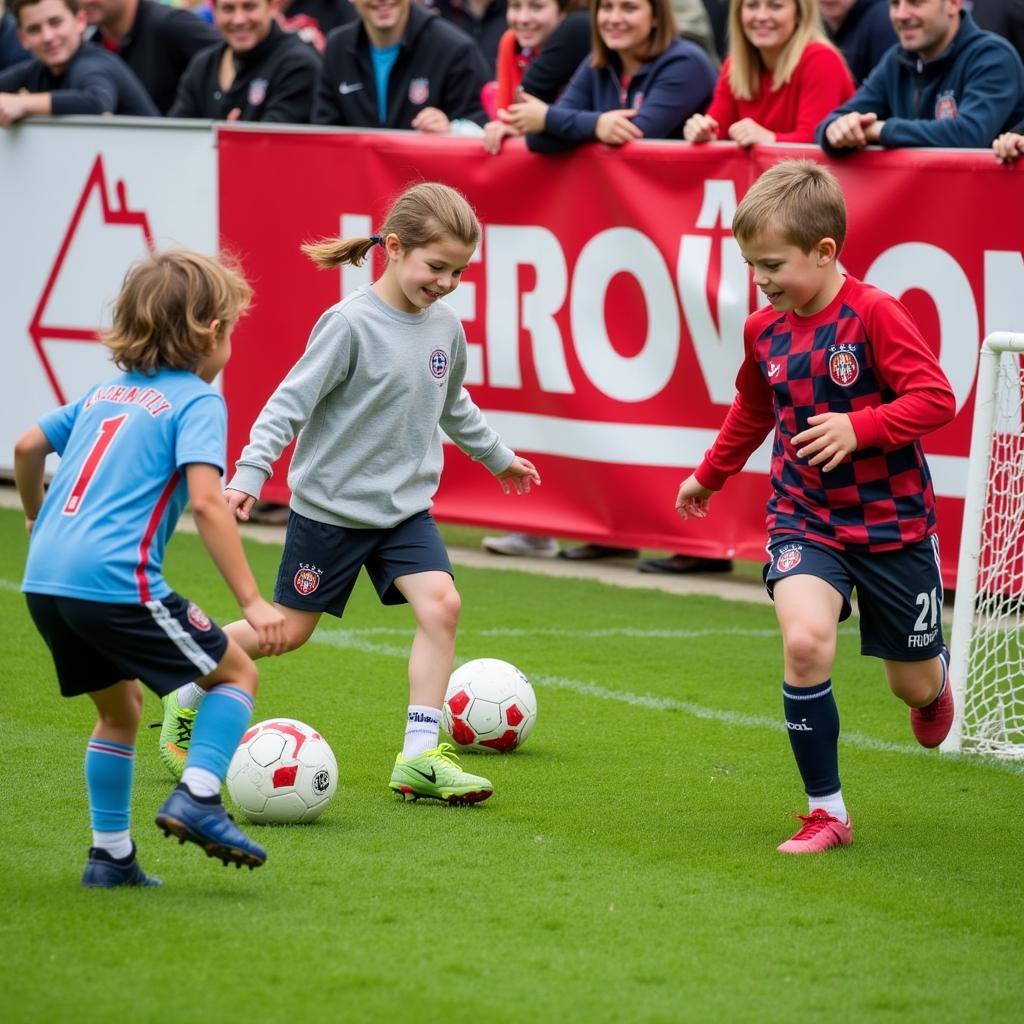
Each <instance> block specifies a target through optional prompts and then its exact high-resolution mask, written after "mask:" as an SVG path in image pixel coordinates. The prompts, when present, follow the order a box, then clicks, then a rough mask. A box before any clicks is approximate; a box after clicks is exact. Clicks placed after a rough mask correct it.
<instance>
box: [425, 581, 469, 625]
mask: <svg viewBox="0 0 1024 1024" xmlns="http://www.w3.org/2000/svg"><path fill="white" fill-rule="evenodd" d="M461 612H462V598H461V597H460V596H459V592H458V591H457V590H456V589H455V588H454V587H448V588H447V589H445V590H442V591H439V592H437V593H436V594H434V595H433V597H432V599H431V601H430V603H429V605H428V610H427V621H426V623H425V624H426V625H427V626H428V627H432V628H434V629H438V630H441V631H442V632H444V633H448V634H451V635H452V636H454V635H455V630H456V628H457V627H458V625H459V615H460V614H461Z"/></svg>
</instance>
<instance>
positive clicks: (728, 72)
mask: <svg viewBox="0 0 1024 1024" xmlns="http://www.w3.org/2000/svg"><path fill="white" fill-rule="evenodd" d="M853 93H854V84H853V77H852V76H851V74H850V69H849V68H848V67H847V66H846V61H845V60H844V59H843V57H842V54H840V52H839V51H838V50H837V49H836V48H835V47H834V46H833V45H832V44H831V43H830V42H829V41H828V40H827V39H826V37H825V33H824V30H823V29H822V26H821V14H820V11H819V9H818V0H730V3H729V56H728V57H726V59H725V63H724V64H723V65H722V73H721V75H720V76H719V79H718V84H717V85H716V86H715V94H714V97H713V98H712V100H711V106H710V107H708V110H707V113H706V114H694V115H693V116H692V117H691V118H690V119H689V120H688V121H687V122H686V125H685V126H684V128H683V138H684V139H686V141H687V142H711V141H713V140H715V139H732V141H733V142H738V143H739V144H740V145H741V146H752V145H754V144H755V143H759V142H813V141H814V130H815V128H817V126H818V124H819V123H820V122H821V120H822V118H824V117H826V116H827V115H828V114H829V113H830V112H831V111H833V110H835V109H836V107H838V106H839V105H840V104H842V103H844V102H846V100H848V99H849V98H850V97H851V96H852V95H853Z"/></svg>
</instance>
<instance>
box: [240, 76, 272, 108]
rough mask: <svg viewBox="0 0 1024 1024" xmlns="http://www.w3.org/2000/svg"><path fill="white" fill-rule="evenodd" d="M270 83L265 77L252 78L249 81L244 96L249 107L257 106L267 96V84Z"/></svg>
mask: <svg viewBox="0 0 1024 1024" xmlns="http://www.w3.org/2000/svg"><path fill="white" fill-rule="evenodd" d="M269 84H270V83H269V82H268V81H267V80H266V79H265V78H254V79H253V80H252V81H251V82H250V83H249V94H248V96H247V97H246V98H247V99H248V101H249V106H250V107H258V106H259V105H260V104H261V103H262V102H263V101H264V100H265V99H266V98H267V86H268V85H269Z"/></svg>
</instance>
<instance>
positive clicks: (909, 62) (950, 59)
mask: <svg viewBox="0 0 1024 1024" xmlns="http://www.w3.org/2000/svg"><path fill="white" fill-rule="evenodd" d="M961 2H962V0H891V3H890V6H889V16H890V18H892V24H893V28H895V29H896V35H897V36H898V37H899V45H898V46H895V47H893V48H892V49H891V50H889V51H888V52H887V53H886V54H885V56H884V57H883V58H882V60H881V62H880V63H879V65H878V66H877V67H876V68H875V70H874V71H872V72H871V74H870V75H868V77H867V79H866V80H865V81H864V82H863V83H862V84H861V86H860V88H859V89H858V90H857V92H856V93H854V95H853V97H852V98H851V99H849V100H847V102H846V103H844V104H843V105H842V106H840V107H838V108H837V109H836V110H834V111H833V112H832V113H831V114H829V116H828V117H826V118H825V120H824V121H822V122H821V124H820V125H818V130H817V133H816V139H817V142H818V144H819V145H820V146H821V148H822V149H823V150H825V152H826V153H828V154H829V155H830V156H841V155H843V154H845V153H848V152H850V151H851V150H858V149H863V148H864V147H865V146H870V145H878V146H885V147H887V148H893V147H901V146H941V147H948V148H954V149H968V148H976V149H984V148H987V147H988V146H989V144H990V143H991V142H992V139H994V138H995V137H996V136H997V135H998V134H999V133H1000V132H1003V131H1005V130H1006V129H1007V128H1008V127H1009V126H1010V125H1012V124H1015V123H1016V122H1017V121H1019V120H1020V119H1021V117H1022V116H1024V65H1022V64H1021V59H1020V57H1018V56H1017V52H1016V51H1015V50H1014V49H1013V47H1012V46H1011V45H1010V44H1009V43H1008V42H1007V41H1006V40H1005V39H1002V38H1001V37H1000V36H997V35H994V34H993V33H991V32H984V31H982V30H981V29H980V28H978V26H977V25H975V23H974V21H973V20H972V18H971V16H970V15H969V14H967V13H966V12H964V11H962V10H961Z"/></svg>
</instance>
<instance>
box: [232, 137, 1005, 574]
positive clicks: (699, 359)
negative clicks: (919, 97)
mask: <svg viewBox="0 0 1024 1024" xmlns="http://www.w3.org/2000/svg"><path fill="white" fill-rule="evenodd" d="M218 147H219V160H220V169H219V174H220V189H219V203H220V232H221V240H222V244H223V245H224V246H225V247H226V248H227V249H229V250H231V251H232V252H234V253H235V254H236V255H237V256H238V257H239V258H240V259H241V261H242V263H243V265H244V267H245V269H246V271H247V273H248V275H249V276H250V278H251V280H252V282H253V284H254V287H255V290H256V303H255V307H254V310H253V312H252V314H251V315H250V316H249V317H247V318H246V319H245V320H244V321H243V323H242V325H241V326H240V328H239V331H238V334H237V344H236V351H237V352H238V355H237V356H236V358H235V359H234V360H233V361H232V362H231V363H230V364H229V367H228V369H227V371H226V374H225V394H226V396H227V399H228V405H229V409H230V412H231V417H230V422H231V431H230V438H229V440H230V447H231V452H230V455H231V458H234V457H235V456H237V454H238V452H239V450H240V449H241V447H242V445H243V444H244V443H245V440H246V438H247V436H248V429H249V426H250V424H251V422H252V420H253V419H254V418H255V416H256V415H257V413H258V412H259V410H260V408H261V407H262V404H263V402H264V401H265V400H266V399H267V397H268V396H269V395H270V393H271V392H272V391H273V389H274V387H275V386H276V384H277V383H278V381H279V380H280V379H281V377H283V376H284V374H285V373H286V372H287V371H288V369H289V367H290V366H291V365H292V363H293V362H294V361H295V359H296V358H297V356H298V355H299V353H300V352H301V351H302V348H303V346H304V344H305V341H306V338H307V336H308V333H309V330H310V328H311V327H312V325H313V323H314V322H315V321H316V319H317V317H318V316H319V315H320V313H321V312H322V311H323V310H324V309H325V308H327V307H328V306H330V305H332V304H333V303H335V302H337V301H338V300H339V299H340V298H341V297H342V296H343V294H347V293H348V292H349V291H350V290H352V288H354V287H357V286H358V285H359V284H361V283H362V282H363V281H369V280H371V279H372V277H373V276H374V275H375V274H376V273H379V271H380V270H381V266H380V265H379V263H378V264H375V265H374V266H373V267H370V266H369V265H367V266H366V267H363V268H342V269H341V270H340V271H336V272H323V271H319V270H316V269H315V268H314V267H313V265H312V264H311V263H310V262H309V261H308V260H307V259H306V257H305V256H303V255H302V253H301V252H300V251H299V245H300V244H301V243H302V242H304V241H307V240H310V239H313V238H319V237H323V236H333V235H338V234H342V235H368V234H370V233H372V231H373V229H374V228H375V227H377V226H378V225H379V224H380V223H381V221H382V219H383V216H384V214H385V213H386V211H387V208H388V205H389V202H390V200H391V199H392V198H393V197H394V196H395V195H397V194H398V193H399V192H401V191H402V189H403V188H404V187H405V186H406V185H407V184H409V183H411V182H414V181H422V180H438V181H444V182H446V183H448V184H451V185H454V186H455V187H457V188H459V189H461V190H462V191H463V192H464V193H465V194H466V195H467V196H468V197H469V198H470V200H471V201H472V203H473V205H474V206H475V207H476V209H477V212H478V213H479V215H480V219H481V221H482V223H483V225H484V235H483V241H482V244H481V246H480V250H479V253H478V258H477V259H476V260H475V261H474V262H473V263H472V264H471V265H470V267H469V269H468V270H467V272H466V273H465V275H464V277H463V283H462V285H461V286H460V288H459V289H458V291H456V292H455V293H453V295H452V296H451V297H450V299H449V300H447V301H450V302H451V304H452V305H453V306H454V307H455V308H456V310H457V311H458V312H459V315H460V316H461V318H462V320H463V323H464V325H465V329H466V336H467V339H468V341H469V344H470V372H469V376H468V378H467V386H468V387H469V390H470V392H471V394H472V395H473V397H474V399H475V401H476V402H477V404H478V405H479V406H480V407H481V408H482V409H483V410H484V411H485V413H486V414H487V417H488V419H489V421H490V422H491V423H492V424H493V425H494V426H495V427H496V428H497V429H498V431H499V432H500V433H501V435H502V437H503V438H504V439H505V440H506V442H507V443H509V444H510V445H511V446H512V447H513V448H515V449H516V450H517V451H518V452H520V453H521V454H523V455H526V456H527V457H528V458H531V459H533V460H534V461H535V462H536V464H537V466H538V468H539V469H540V471H541V475H542V477H543V480H544V484H543V486H542V487H541V488H540V489H539V490H538V491H537V492H535V493H534V494H531V495H530V496H529V497H527V498H516V499H512V498H508V497H506V496H504V495H503V494H502V492H501V490H500V488H499V486H498V485H497V483H496V482H495V481H494V480H493V479H492V478H491V477H490V475H489V474H488V473H487V471H486V470H484V469H483V468H481V467H480V466H478V465H476V464H474V463H472V462H471V461H470V460H469V459H467V458H466V457H464V456H463V455H462V454H461V453H460V452H458V451H457V450H456V449H455V448H454V447H449V448H448V449H447V462H446V468H445V473H444V478H443V480H442V484H441V488H440V491H439V493H438V496H437V501H436V505H435V509H434V511H435V514H436V515H437V517H438V518H439V519H442V520H448V521H453V522H462V523H473V524H479V525H487V526H492V527H495V528H499V529H520V528H521V529H525V530H529V531H535V532H539V533H546V534H551V535H555V536H566V537H574V538H579V539H584V540H596V541H604V542H607V543H612V544H617V545H621V546H623V547H649V548H656V549H660V550H664V551H682V552H685V553H687V554H696V555H705V556H710V557H733V556H735V557H739V558H752V559H759V558H760V557H761V556H762V554H763V548H764V542H765V535H764V504H765V501H766V499H767V495H768V481H767V476H766V470H767V466H768V456H767V452H768V443H767V442H766V444H765V446H763V447H762V449H761V450H759V452H758V453H756V454H755V455H754V456H753V457H752V459H751V460H750V462H749V463H748V466H747V469H746V471H745V472H744V473H742V474H739V475H738V476H737V477H736V478H734V479H733V480H731V481H730V482H729V483H728V484H727V485H726V487H725V488H724V489H723V491H722V493H721V494H720V495H717V496H716V497H715V499H714V501H713V503H712V507H711V515H710V516H709V518H708V519H706V520H704V521H702V522H686V523H684V522H681V521H680V520H679V518H678V516H677V515H676V513H675V510H674V501H675V494H676V490H677V487H678V484H679V481H680V480H681V479H682V478H683V477H684V476H685V475H686V474H687V473H688V472H689V471H690V469H692V467H693V466H694V465H695V464H696V463H697V462H698V461H699V460H700V458H701V456H702V454H703V453H704V451H705V450H706V449H707V447H708V446H709V444H710V443H711V441H712V440H713V438H714V436H715V433H716V431H717V429H718V427H719V425H720V424H721V422H722V419H723V417H724V415H725V412H726V409H727V408H728V406H729V403H730V402H731V400H732V394H733V381H734V378H735V374H736V370H737V368H738V366H739V363H740V359H741V356H742V326H743V321H744V319H745V318H746V316H747V315H749V313H750V312H751V311H752V310H753V309H754V308H756V303H757V295H756V293H755V290H754V289H753V288H752V286H751V285H750V282H749V275H748V273H747V269H746V267H745V265H744V263H743V261H742V258H741V256H740V254H739V251H738V249H737V247H736V245H735V242H734V241H733V239H732V236H731V233H730V230H729V225H730V223H731V217H732V213H733V211H734V209H735V206H736V203H737V201H738V200H739V199H740V198H742V196H743V194H744V192H745V190H746V189H747V187H749V185H750V183H751V182H752V181H753V180H754V179H755V178H756V177H757V175H758V174H759V173H760V172H761V171H762V170H764V169H765V168H766V167H768V166H770V165H771V164H772V163H775V162H777V161H778V160H781V159H789V158H792V157H794V156H800V157H804V156H806V157H809V158H812V159H818V160H821V159H823V157H822V154H821V153H820V151H819V150H817V149H815V148H813V147H793V146H772V147H759V148H757V149H755V150H754V151H752V152H751V151H741V150H738V149H737V148H736V147H734V146H732V145H729V144H716V145H711V146H704V147H690V146H687V145H684V144H682V143H643V144H634V145H630V146H628V147H624V148H622V149H619V150H613V149H609V148H607V147H604V146H600V145H594V146H590V147H587V148H585V149H582V150H579V151H577V152H575V153H572V154H568V155H564V156H558V157H541V156H536V155H533V154H530V153H528V152H527V151H526V150H525V148H524V147H523V146H522V144H521V143H520V142H513V143H511V144H509V145H506V147H505V149H504V151H503V152H502V154H501V156H499V157H490V156H487V155H486V154H485V153H484V151H483V148H482V146H481V145H480V143H479V142H478V141H475V140H467V139H448V138H430V137H426V136H420V135H415V134H412V133H369V134H351V133H345V132H328V131H319V132H314V131H310V132H287V133H283V132H271V131H266V130H254V129H248V128H244V127H226V128H224V129H221V130H220V131H219V133H218ZM831 166H832V167H833V169H834V170H835V172H836V174H837V175H838V177H839V179H840V181H841V183H842V185H843V187H844V191H845V193H846V196H847V200H848V206H849V235H848V239H847V242H846V245H845V247H844V249H843V253H842V258H841V262H842V264H843V266H844V268H845V269H846V270H847V271H848V272H850V273H852V274H853V275H855V276H857V277H860V278H862V279H864V280H867V281H869V282H871V283H872V284H876V285H878V286H879V287H881V288H884V289H885V290H886V291H889V292H890V293H892V294H895V295H897V296H899V297H901V298H902V299H903V300H904V302H905V303H906V304H907V305H908V306H909V307H910V309H911V311H912V312H913V313H914V315H915V316H916V317H917V319H918V321H919V323H920V324H921V326H922V328H923V330H924V333H925V336H926V337H928V338H929V339H932V340H933V342H934V345H935V349H936V352H937V353H938V355H939V358H940V359H941V361H942V365H943V368H944V369H945V371H946V373H947V375H948V376H949V378H950V381H951V383H952V385H953V388H954V391H955V392H956V395H957V405H958V414H957V417H956V419H955V421H954V422H953V423H952V424H950V425H949V426H948V427H946V428H944V429H943V430H941V431H939V432H936V433H935V434H932V435H930V436H928V437H927V438H925V447H926V450H927V451H928V455H929V461H930V463H931V466H932V472H933V476H934V477H935V484H936V492H937V494H938V495H939V504H940V507H939V515H940V524H941V532H940V539H941V543H942V550H943V562H944V574H945V577H946V581H947V583H952V582H953V575H954V573H955V567H956V556H957V546H958V539H959V530H960V519H961V508H962V498H963V487H964V482H965V480H966V456H967V452H968V445H969V432H970V417H971V412H972V402H971V393H972V389H973V385H974V376H975V370H976V364H977V353H978V348H979V345H980V343H981V340H982V339H983V338H984V336H985V334H987V333H989V332H991V331H994V330H1017V331H1019V330H1024V308H1022V306H1021V303H1020V301H1019V297H1020V295H1021V294H1022V292H1024V257H1022V252H1021V245H1022V242H1021V240H1022V239H1024V199H1022V196H1024V189H1022V185H1024V178H1022V171H1024V169H1022V168H1006V167H1002V166H999V165H998V164H996V162H995V161H994V160H993V159H992V157H991V156H989V155H987V154H984V153H980V152H960V153H957V152H949V151H910V150H906V151H899V152H889V153H884V152H879V153H865V154H860V155H857V156H855V157H851V158H849V159H847V160H846V161H842V162H834V163H833V164H832V165H831ZM283 462H284V460H283ZM285 475H286V465H285V464H282V465H280V466H279V467H278V469H277V472H276V473H275V476H274V477H273V479H272V480H271V482H270V484H268V487H267V489H266V490H265V491H264V497H266V498H270V499H277V500H284V499H286V497H287V493H288V492H287V484H286V479H285Z"/></svg>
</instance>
